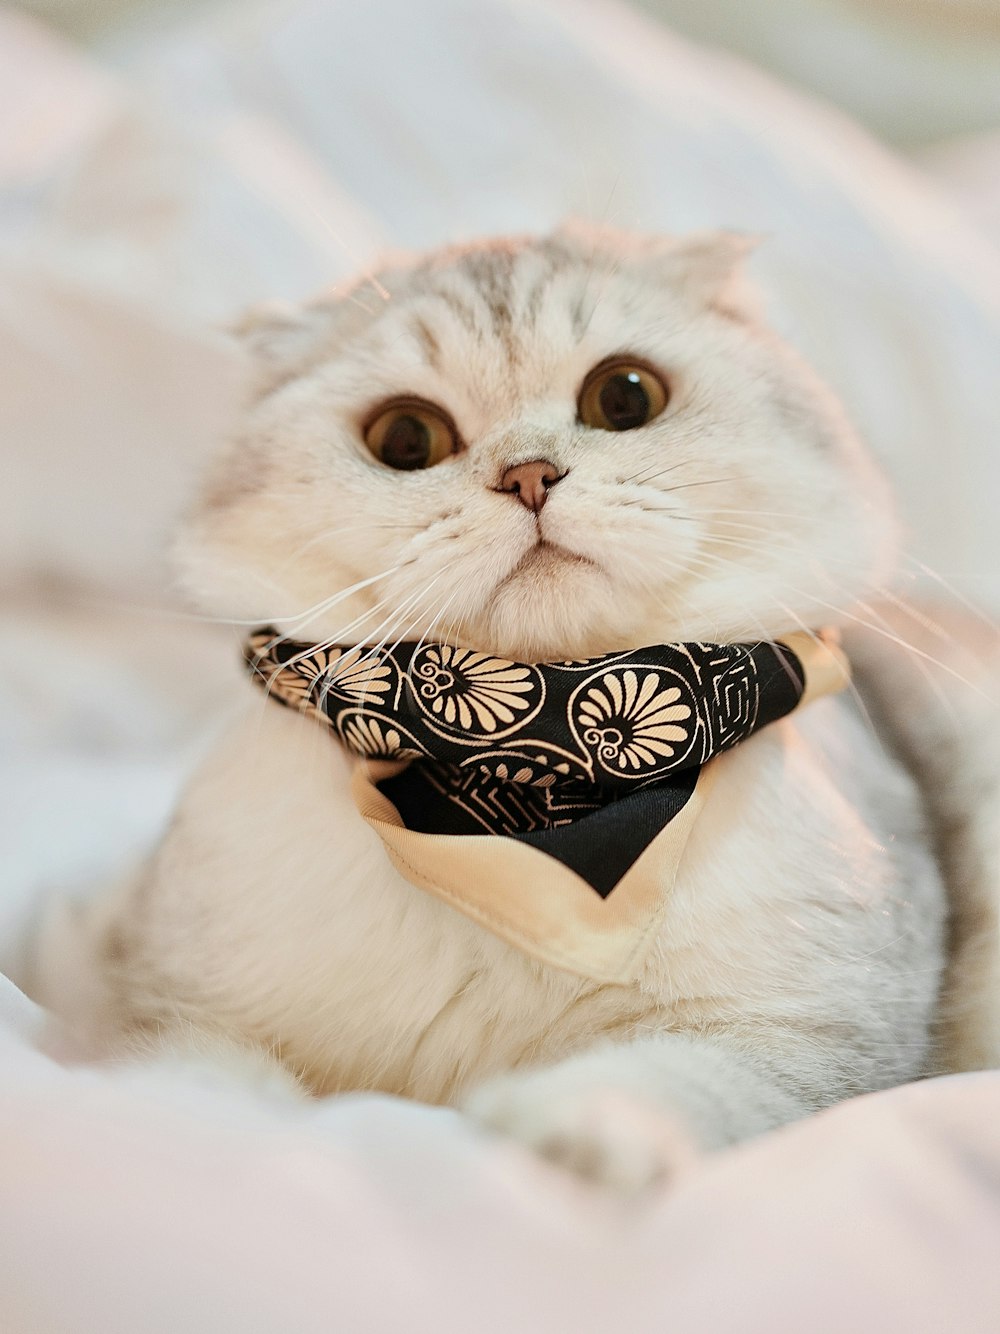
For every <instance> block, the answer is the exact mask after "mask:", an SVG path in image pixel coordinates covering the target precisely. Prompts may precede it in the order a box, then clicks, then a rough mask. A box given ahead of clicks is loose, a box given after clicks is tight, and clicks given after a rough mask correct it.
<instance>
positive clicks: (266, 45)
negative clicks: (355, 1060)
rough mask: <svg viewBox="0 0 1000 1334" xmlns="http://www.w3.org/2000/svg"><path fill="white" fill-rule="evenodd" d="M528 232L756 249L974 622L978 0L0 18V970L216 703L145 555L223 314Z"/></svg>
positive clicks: (977, 553)
mask: <svg viewBox="0 0 1000 1334" xmlns="http://www.w3.org/2000/svg"><path fill="white" fill-rule="evenodd" d="M568 214H578V215H584V216H588V217H591V218H594V219H596V220H598V221H600V220H604V221H608V222H611V223H614V224H617V225H621V226H632V227H640V228H646V229H653V230H663V231H683V230H687V229H690V228H696V227H716V226H729V227H735V228H739V229H745V230H748V231H751V232H754V233H758V234H760V235H761V236H762V237H763V238H764V243H763V244H762V246H761V247H760V249H759V251H758V252H757V254H756V255H755V257H754V261H753V264H754V273H755V275H756V277H757V278H758V279H759V280H760V282H761V283H762V285H763V288H764V291H765V294H766V300H767V304H768V310H769V314H770V316H771V318H772V320H773V321H774V322H775V323H776V325H777V326H778V327H779V328H780V329H781V331H782V332H783V333H784V334H785V335H786V336H788V337H789V338H790V339H791V340H792V341H793V342H795V343H796V344H797V345H798V346H799V347H800V348H801V349H802V350H803V351H804V352H805V353H806V355H807V356H809V357H810V358H811V359H812V361H813V362H814V363H815V364H816V365H817V366H818V368H819V369H820V370H821V372H822V373H823V374H824V375H825V376H826V378H827V379H828V380H829V381H830V382H831V383H832V384H833V385H834V387H835V388H836V389H837V390H838V392H839V393H840V394H841V396H842V397H843V399H844V401H845V403H846V405H847V407H848V410H849V412H850V413H851V415H852V416H853V417H854V419H855V420H856V422H857V423H858V424H859V426H860V428H861V429H862V431H863V433H864V434H865V435H866V436H867V438H868V439H869V441H870V442H871V444H872V447H873V449H874V450H875V452H876V454H877V455H878V457H879V458H880V459H881V460H882V462H883V464H884V466H885V468H886V469H887V470H888V472H889V473H890V475H891V477H892V479H893V481H894V483H895V486H896V489H897V492H898V494H899V497H900V503H901V508H902V511H903V517H904V521H905V524H906V532H907V538H906V554H905V557H904V563H903V567H902V569H901V572H900V586H901V591H902V592H903V593H904V595H906V596H909V595H910V594H911V593H912V592H914V591H918V592H919V591H920V590H931V591H933V592H934V593H936V594H937V595H941V593H942V588H947V589H949V590H952V591H951V592H949V593H948V596H958V597H963V598H965V597H969V598H972V599H974V600H975V601H976V602H978V603H979V604H980V605H983V606H986V607H989V608H992V609H993V610H994V611H995V610H998V609H1000V562H998V560H997V555H998V543H997V537H996V531H997V517H996V516H997V513H998V508H1000V506H998V502H1000V443H998V438H1000V420H998V418H1000V409H998V402H1000V394H998V388H1000V386H998V378H1000V374H998V368H1000V0H767V3H764V4H748V3H746V0H233V2H231V3H229V4H225V3H220V2H219V0H172V3H162V2H160V0H24V2H23V3H21V4H13V5H12V4H8V5H7V6H6V7H2V6H0V366H2V368H3V374H2V376H0V469H2V472H0V476H2V479H3V484H2V486H0V661H2V662H3V670H2V673H0V788H2V789H3V794H4V800H3V802H2V803H0V965H2V964H3V963H4V961H5V957H4V942H5V941H7V942H10V941H14V940H16V938H17V936H18V932H19V930H20V927H21V926H22V925H23V923H24V922H25V921H26V920H27V918H28V917H29V916H30V913H31V911H32V904H33V903H34V902H35V901H36V899H37V895H38V893H39V891H40V890H42V889H44V888H45V887H46V886H48V885H53V884H58V885H60V886H65V885H66V884H67V883H69V882H71V881H74V880H90V879H93V878H95V877H98V878H99V877H102V876H105V875H107V874H109V873H110V872H111V870H112V869H113V868H114V867H115V866H117V865H119V864H120V863H121V862H122V861H123V860H124V859H125V858H127V857H128V856H129V855H132V854H133V853H134V852H135V851H136V850H138V849H140V848H141V847H142V846H144V845H145V843H147V842H148V840H149V839H150V838H151V837H153V836H154V834H155V831H156V829H157V828H159V827H160V825H161V823H162V821H163V820H164V819H165V818H166V816H167V812H168V811H169V807H170V804H171V803H172V801H173V799H174V794H175V792H176V788H177V784H178V782H179V781H180V778H181V775H182V774H183V773H184V772H185V771H186V770H187V768H188V767H189V766H190V764H191V763H192V762H193V759H194V757H195V756H196V755H197V753H198V752H199V750H200V749H201V747H202V746H203V745H204V742H205V739H206V738H207V737H208V736H209V735H210V733H211V730H212V728H213V727H215V726H217V725H219V723H220V722H221V720H222V719H223V718H224V717H225V716H226V714H227V713H228V711H230V710H231V709H232V708H233V707H235V703H234V701H236V700H237V699H238V691H236V690H235V689H234V686H233V682H234V680H235V679H236V670H237V669H236V666H235V663H236V656H237V654H236V640H237V638H238V631H236V630H233V629H228V630H227V629H226V628H225V627H221V628H220V627H210V626H206V625H204V624H203V623H201V622H199V621H197V620H194V619H190V618H189V617H188V616H187V614H186V612H185V611H184V609H183V607H182V604H181V603H180V601H179V599H177V597H176V596H175V594H174V592H173V589H172V583H171V575H170V571H169V563H168V561H167V559H166V552H167V549H168V545H169V534H170V532H171V530H172V527H173V525H174V524H175V522H176V516H177V514H178V512H179V511H180V510H181V509H182V508H183V506H184V504H185V501H186V497H187V496H188V495H190V493H191V491H192V487H193V484H194V479H195V477H196V475H197V472H198V470H199V468H200V467H201V466H202V464H203V461H204V459H205V457H206V455H207V453H208V452H209V451H210V450H211V448H212V447H213V444H214V443H215V442H216V441H217V440H218V439H219V437H220V436H221V435H222V434H223V433H224V432H225V430H226V429H227V425H228V423H229V422H230V421H231V420H232V418H233V416H234V414H235V412H236V411H237V406H238V403H239V398H240V394H241V392H242V386H243V383H244V375H245V372H246V368H245V366H244V365H243V362H242V358H241V354H240V352H239V350H238V349H237V348H236V347H235V346H234V345H233V344H232V342H231V341H230V340H229V338H228V337H227V335H226V334H225V326H226V324H227V323H228V322H230V321H231V320H233V319H234V317H235V316H236V315H237V314H238V313H239V312H240V311H241V310H242V309H243V308H244V307H246V306H247V305H251V304H253V303H255V302H258V301H262V300H266V299H271V298H285V299H291V300H297V299H302V298H304V297H306V296H308V295H310V294H311V293H313V292H315V291H316V290H318V289H320V288H321V287H324V286H326V285H328V284H330V283H331V282H333V281H336V280H340V279H343V278H344V277H346V276H348V275H349V274H351V273H352V272H355V271H358V270H360V269H364V268H365V267H366V266H368V265H370V264H371V263H372V262H373V260H374V258H375V256H377V254H378V252H379V251H380V250H382V249H384V248H386V247H389V246H392V247H399V246H404V247H426V246H432V245H437V244H440V243H442V242H445V241H449V240H455V239H461V238H463V237H471V236H474V235H477V234H482V233H497V232H504V231H514V230H517V231H522V230H535V229H543V228H547V227H550V226H552V225H553V224H555V223H557V222H558V221H559V220H560V219H561V218H563V217H565V216H566V215H568ZM54 811H57V812H58V814H59V819H58V828H59V836H58V838H53V836H52V829H53V812H54ZM8 955H10V957H11V958H12V954H11V952H10V951H8ZM10 966H11V967H14V966H15V965H14V964H13V963H11V964H10Z"/></svg>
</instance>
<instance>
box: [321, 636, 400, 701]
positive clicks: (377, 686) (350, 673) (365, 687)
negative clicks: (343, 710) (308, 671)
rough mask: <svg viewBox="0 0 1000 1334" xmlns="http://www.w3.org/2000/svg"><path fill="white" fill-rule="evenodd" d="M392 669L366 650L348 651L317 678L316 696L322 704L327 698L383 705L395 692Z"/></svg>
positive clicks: (330, 662) (331, 660)
mask: <svg viewBox="0 0 1000 1334" xmlns="http://www.w3.org/2000/svg"><path fill="white" fill-rule="evenodd" d="M392 675H393V669H392V667H391V665H390V664H389V662H386V661H385V660H384V659H383V660H382V661H379V660H378V659H377V658H373V657H372V656H371V655H370V651H369V650H367V649H357V648H352V649H348V650H347V651H346V652H345V653H342V654H340V656H339V657H338V656H336V655H335V654H331V655H330V661H329V663H328V664H327V665H326V667H325V668H323V669H322V670H321V671H320V673H318V674H317V676H316V694H317V698H318V699H319V700H320V701H322V700H323V699H324V698H325V697H326V696H327V695H336V696H338V697H339V698H341V699H348V700H353V701H356V702H357V703H359V704H361V703H365V702H368V703H371V704H374V705H376V706H377V705H380V704H384V703H385V696H386V695H387V694H388V693H389V691H390V690H391V689H392Z"/></svg>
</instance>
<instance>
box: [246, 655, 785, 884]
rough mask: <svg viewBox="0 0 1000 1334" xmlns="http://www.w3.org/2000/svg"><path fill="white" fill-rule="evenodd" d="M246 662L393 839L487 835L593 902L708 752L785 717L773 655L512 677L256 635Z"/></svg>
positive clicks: (489, 666)
mask: <svg viewBox="0 0 1000 1334" xmlns="http://www.w3.org/2000/svg"><path fill="white" fill-rule="evenodd" d="M245 656H246V661H247V664H248V666H249V667H250V670H251V672H252V675H253V677H254V679H255V681H256V682H257V683H258V684H260V685H261V686H263V687H265V688H266V689H267V690H268V692H269V693H270V694H271V695H272V696H274V697H275V698H277V699H279V700H280V701H281V702H283V703H285V704H288V705H291V706H293V707H295V708H297V709H299V710H301V711H302V712H305V713H308V714H311V715H312V716H314V717H316V718H318V719H321V720H322V721H323V722H324V723H326V724H328V725H329V726H330V727H331V728H332V729H333V731H334V733H335V734H336V736H337V737H338V739H339V740H340V741H341V742H342V743H343V744H344V745H345V746H346V747H348V749H350V750H352V751H353V752H355V753H356V754H357V755H359V756H362V757H364V758H366V759H368V760H382V761H397V762H401V767H400V768H399V770H398V772H395V773H394V774H393V775H392V776H389V777H385V778H383V779H382V781H381V782H380V783H379V789H380V791H381V793H382V794H383V795H384V796H385V797H386V798H388V800H389V801H390V802H391V804H392V806H393V807H394V808H395V810H396V811H397V812H398V815H399V817H400V819H401V820H402V823H403V825H404V826H405V828H406V829H408V830H411V831H414V832H417V833H424V834H444V835H453V836H454V835H458V836H461V835H476V834H479V835H483V834H487V835H502V836H505V837H506V838H510V839H517V840H520V841H522V842H524V843H526V844H528V845H530V846H532V847H534V848H537V849H538V850H539V851H541V852H544V853H546V854H547V855H548V856H549V857H552V858H555V859H557V860H558V861H561V862H563V863H564V864H565V865H566V866H568V867H569V868H571V869H572V870H573V871H574V872H575V873H576V874H577V875H578V876H580V877H581V878H582V879H584V880H585V881H586V882H587V883H588V884H589V885H590V886H591V888H592V889H593V890H595V891H596V892H597V893H598V894H600V895H601V896H602V897H605V896H607V895H608V894H610V893H611V892H612V890H613V889H614V888H615V886H616V885H617V884H618V882H619V881H620V879H621V878H622V876H623V875H624V874H625V872H626V871H627V870H628V869H629V867H630V866H632V864H633V863H634V862H635V861H636V860H637V858H638V857H639V856H640V855H641V854H642V852H643V851H644V849H645V848H646V847H647V846H648V844H649V843H650V842H651V841H652V840H653V839H654V838H655V837H656V836H657V834H659V832H660V831H661V830H662V829H663V828H664V826H665V825H667V824H669V823H670V822H671V821H672V820H673V819H675V818H676V817H677V815H678V814H679V813H680V812H681V810H683V808H684V807H685V805H686V804H687V802H688V801H689V799H690V797H691V795H692V793H693V792H694V790H695V786H696V784H697V781H698V776H699V772H700V770H701V768H702V766H703V765H704V764H706V763H707V761H708V760H710V759H711V758H712V757H713V756H714V755H717V754H719V753H720V752H721V751H724V750H727V749H728V748H729V747H731V746H734V745H735V744H736V743H737V742H739V741H742V740H743V739H744V738H746V737H748V736H750V735H751V733H753V732H755V731H757V730H758V729H759V728H761V727H764V726H765V725H766V724H768V723H770V722H773V721H774V720H775V719H777V718H780V717H782V716H783V715H785V714H787V713H790V712H791V711H792V709H794V708H795V707H796V705H797V704H798V703H799V701H800V700H801V698H802V695H803V692H804V690H805V684H806V673H805V669H804V667H803V664H802V662H801V660H800V658H799V657H798V655H797V654H796V652H794V651H793V649H792V648H791V647H790V646H789V645H788V644H768V643H758V644H702V643H693V644H670V645H660V646H657V647H652V648H642V649H634V650H630V651H625V652H621V653H612V654H607V655H605V656H603V657H600V658H590V659H585V660H580V661H567V662H554V663H543V664H526V663H514V662H509V661H507V660H506V659H501V658H496V657H492V656H490V655H488V654H483V653H477V652H474V651H472V650H470V649H461V648H453V647H451V646H449V645H447V644H398V645H396V646H394V647H393V648H391V649H365V648H339V647H338V648H318V647H314V646H311V645H309V644H304V643H294V642H291V641H288V640H285V639H281V638H279V637H278V636H277V635H276V634H275V632H274V631H272V630H261V631H259V632H258V633H256V634H254V635H253V636H252V637H251V639H250V640H249V642H248V644H247V646H246V651H245Z"/></svg>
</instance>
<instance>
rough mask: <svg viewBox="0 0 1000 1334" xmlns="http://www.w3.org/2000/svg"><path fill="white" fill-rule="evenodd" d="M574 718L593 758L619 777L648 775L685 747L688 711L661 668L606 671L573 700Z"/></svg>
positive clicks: (678, 688)
mask: <svg viewBox="0 0 1000 1334" xmlns="http://www.w3.org/2000/svg"><path fill="white" fill-rule="evenodd" d="M574 704H575V708H574V713H575V718H574V722H575V724H576V727H577V729H578V731H579V733H580V736H581V738H582V740H583V742H584V744H585V745H586V746H587V748H588V749H589V750H590V751H591V752H592V754H593V755H594V757H595V759H596V760H597V761H598V763H599V764H600V765H601V767H602V768H604V769H606V770H607V771H608V772H609V773H613V774H615V775H617V776H618V777H620V778H640V779H641V778H647V777H649V776H650V775H651V774H652V773H654V772H656V771H657V770H661V769H663V768H669V767H670V764H671V761H673V760H674V759H675V758H678V757H679V756H680V754H681V752H684V751H686V750H687V749H688V748H689V746H690V742H691V725H690V721H689V720H690V719H691V717H692V709H691V706H690V704H688V703H686V702H685V701H684V699H683V698H682V691H681V689H680V687H679V686H677V685H670V684H666V683H665V680H664V677H663V676H662V674H661V673H660V672H654V671H646V672H642V670H641V669H640V670H638V671H637V670H635V669H633V668H631V667H629V668H625V669H624V670H621V671H609V672H604V673H603V674H602V675H601V676H599V677H598V678H597V679H596V680H595V681H593V682H591V683H589V684H588V685H586V686H584V687H583V689H582V690H581V692H580V693H579V694H578V695H577V696H576V699H575V701H574Z"/></svg>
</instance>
